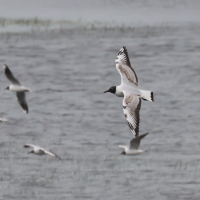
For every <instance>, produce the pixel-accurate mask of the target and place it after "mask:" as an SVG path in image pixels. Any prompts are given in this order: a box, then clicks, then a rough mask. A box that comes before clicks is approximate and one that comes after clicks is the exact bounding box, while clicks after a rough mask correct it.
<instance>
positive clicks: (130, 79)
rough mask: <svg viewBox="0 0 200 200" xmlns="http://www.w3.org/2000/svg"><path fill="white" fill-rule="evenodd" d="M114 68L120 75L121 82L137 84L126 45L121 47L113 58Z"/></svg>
mask: <svg viewBox="0 0 200 200" xmlns="http://www.w3.org/2000/svg"><path fill="white" fill-rule="evenodd" d="M115 63H116V68H117V70H118V71H119V73H120V76H121V84H123V83H124V84H135V85H136V86H138V78H137V75H136V73H135V71H134V69H133V68H132V67H131V63H130V60H129V57H128V51H127V49H126V47H122V48H121V49H120V51H119V53H118V55H117V57H116V60H115Z"/></svg>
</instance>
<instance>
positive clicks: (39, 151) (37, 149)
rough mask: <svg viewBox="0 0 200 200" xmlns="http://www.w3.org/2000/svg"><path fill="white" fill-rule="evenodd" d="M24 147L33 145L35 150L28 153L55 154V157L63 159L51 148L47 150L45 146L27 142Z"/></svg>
mask: <svg viewBox="0 0 200 200" xmlns="http://www.w3.org/2000/svg"><path fill="white" fill-rule="evenodd" d="M24 147H25V148H27V147H32V148H33V150H31V151H30V152H29V153H28V154H30V153H34V154H37V155H44V154H47V155H49V156H54V157H57V158H59V159H61V158H60V157H59V156H57V155H56V154H55V153H53V152H52V151H51V150H47V149H45V148H42V147H40V146H37V145H34V144H25V145H24Z"/></svg>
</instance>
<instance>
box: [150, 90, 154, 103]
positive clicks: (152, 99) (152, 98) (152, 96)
mask: <svg viewBox="0 0 200 200" xmlns="http://www.w3.org/2000/svg"><path fill="white" fill-rule="evenodd" d="M151 101H153V102H154V95H153V92H151Z"/></svg>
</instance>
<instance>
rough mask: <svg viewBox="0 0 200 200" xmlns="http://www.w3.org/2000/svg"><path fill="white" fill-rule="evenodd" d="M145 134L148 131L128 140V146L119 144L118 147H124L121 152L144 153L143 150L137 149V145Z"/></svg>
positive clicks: (130, 153) (128, 153)
mask: <svg viewBox="0 0 200 200" xmlns="http://www.w3.org/2000/svg"><path fill="white" fill-rule="evenodd" d="M147 134H148V133H145V134H142V135H140V136H138V137H136V138H133V139H132V140H131V141H130V146H124V145H119V147H120V148H123V149H124V151H123V152H122V153H121V154H126V155H138V154H141V153H144V152H145V151H143V150H141V149H139V146H140V140H141V139H142V138H144V137H145V136H146V135H147Z"/></svg>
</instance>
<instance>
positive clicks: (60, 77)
mask: <svg viewBox="0 0 200 200" xmlns="http://www.w3.org/2000/svg"><path fill="white" fill-rule="evenodd" d="M193 2H194V1H193ZM2 5H4V6H5V5H6V4H5V2H4V4H2ZM101 8H102V9H103V7H101ZM189 8H190V7H189ZM149 9H150V8H149ZM16 19H17V18H16ZM6 20H7V21H8V20H9V19H6ZM102 21H103V20H102ZM12 22H13V24H12V26H11V31H9V29H7V27H9V26H10V25H7V26H4V27H2V32H1V33H0V63H1V65H3V64H4V63H6V64H7V65H8V66H9V67H10V69H11V70H12V72H13V73H14V75H15V76H16V77H17V78H18V79H19V81H20V82H21V83H22V84H23V85H25V86H27V87H30V88H31V89H32V90H33V92H32V93H28V94H27V102H28V105H29V114H27V115H25V114H23V113H22V111H21V108H20V106H19V105H18V103H17V100H16V97H15V94H14V93H12V92H10V91H7V90H4V88H5V87H6V86H8V85H9V81H8V80H7V78H6V77H5V75H4V73H3V69H2V72H1V73H0V80H1V87H0V88H1V90H0V94H1V104H0V114H1V115H2V116H3V117H5V118H7V119H8V120H9V121H8V123H1V124H0V126H1V141H0V188H1V189H0V190H1V193H0V198H1V199H40V200H41V199H45V200H46V199H48V200H49V199H56V200H57V199H109V200H110V199H111V200H112V199H113V200H116V199H130V200H131V199H138V200H146V199H154V200H172V199H181V200H182V199H193V200H198V199H199V198H200V194H199V185H200V171H199V170H200V157H199V153H200V147H199V145H200V142H199V132H200V126H199V120H200V117H199V111H200V108H199V95H200V88H199V73H200V66H199V65H200V64H199V58H200V39H199V35H200V23H199V22H195V23H187V22H181V23H178V24H177V23H176V24H174V23H172V24H162V23H161V24H159V25H156V24H154V25H143V26H136V27H128V26H120V25H119V26H118V25H117V26H116V27H112V28H108V27H101V28H95V27H90V28H88V27H87V26H84V25H83V24H82V25H81V26H77V24H76V27H74V28H67V27H64V28H62V27H60V26H59V28H56V27H54V26H53V28H50V29H49V27H48V28H46V27H44V28H43V29H41V27H42V25H41V22H38V23H37V25H36V26H35V25H34V28H33V27H32V25H31V26H30V27H28V29H26V30H24V29H23V28H24V27H26V26H29V25H23V26H22V25H20V24H16V25H15V24H14V23H15V22H16V21H15V18H13V21H12ZM92 23H94V24H95V22H92ZM16 26H17V27H16ZM20 29H22V31H20ZM122 46H126V47H127V49H128V52H129V57H130V60H131V63H132V66H133V68H134V69H135V71H136V73H137V76H138V79H139V84H140V88H142V89H146V90H152V91H154V96H155V102H154V103H151V102H146V101H143V102H142V108H141V116H140V117H141V123H140V133H141V134H142V133H145V132H149V135H148V136H147V137H146V138H145V139H144V140H143V141H142V143H141V149H144V150H147V152H146V153H144V154H142V155H140V156H123V155H121V154H120V153H121V151H122V149H120V148H119V147H118V145H119V144H129V141H130V140H131V139H132V138H133V135H132V133H131V132H130V130H129V128H128V126H127V125H126V123H125V119H124V115H123V111H122V98H117V97H116V96H114V95H113V94H103V91H105V90H106V89H108V88H109V87H110V86H112V85H118V84H120V76H119V74H118V72H117V70H116V68H115V63H114V60H115V57H116V55H117V53H118V51H119V49H120V48H121V47H122ZM25 143H33V144H38V145H41V146H43V147H46V148H49V149H51V150H52V151H54V152H55V153H57V154H58V155H59V156H60V157H61V158H62V160H61V161H60V160H58V159H55V158H53V157H49V156H37V155H31V154H30V155H28V154H27V152H28V150H27V149H24V148H23V145H24V144H25Z"/></svg>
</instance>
